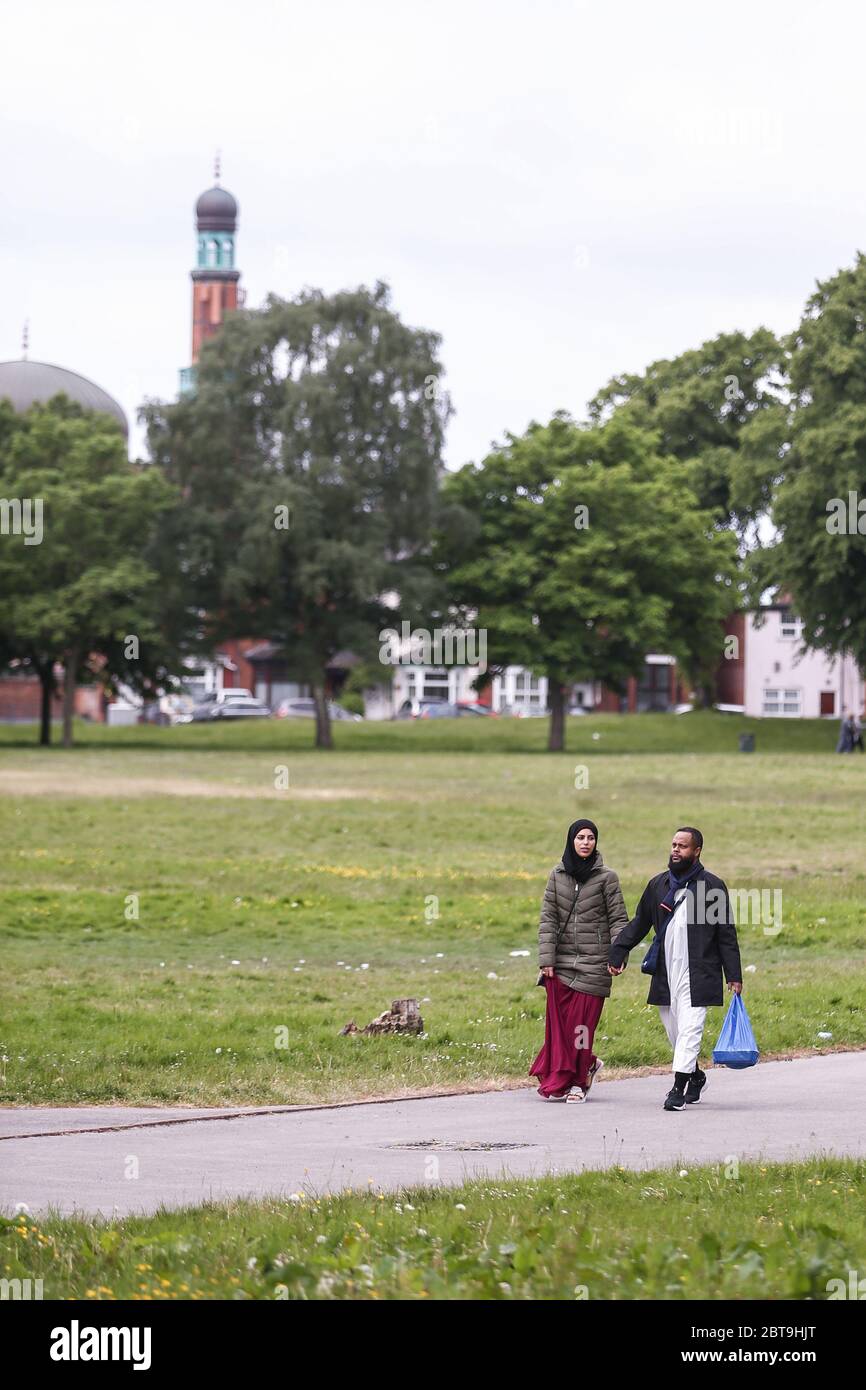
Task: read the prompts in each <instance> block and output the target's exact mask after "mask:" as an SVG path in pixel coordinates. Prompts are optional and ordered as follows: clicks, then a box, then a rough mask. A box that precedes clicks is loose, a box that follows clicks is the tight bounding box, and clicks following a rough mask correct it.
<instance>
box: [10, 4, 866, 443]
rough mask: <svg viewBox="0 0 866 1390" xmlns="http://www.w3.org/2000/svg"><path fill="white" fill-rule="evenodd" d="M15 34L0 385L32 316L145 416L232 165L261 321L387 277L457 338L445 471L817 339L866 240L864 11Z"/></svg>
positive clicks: (35, 10) (482, 8) (259, 14)
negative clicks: (823, 281)
mask: <svg viewBox="0 0 866 1390" xmlns="http://www.w3.org/2000/svg"><path fill="white" fill-rule="evenodd" d="M2 33H3V80H2V85H0V120H2V134H3V140H2V161H0V181H2V182H0V187H2V200H3V206H2V224H0V244H2V248H3V260H2V270H3V295H2V301H3V307H2V319H0V360H5V359H7V358H14V357H19V356H20V355H21V329H22V324H23V322H24V320H25V319H29V320H30V353H29V355H30V357H31V358H33V359H37V360H41V361H47V362H55V363H58V364H59V365H61V366H65V367H69V368H72V369H74V370H76V371H79V372H82V373H83V374H84V375H85V376H89V377H91V378H92V379H93V380H94V381H96V382H98V383H99V385H101V386H103V387H104V388H105V389H106V390H108V391H109V392H111V394H112V395H114V396H116V397H117V399H118V400H119V401H120V402H121V404H122V405H123V407H124V408H125V410H126V411H127V414H128V415H129V417H130V420H131V421H133V420H134V417H135V412H136V409H137V407H138V405H139V404H140V403H141V401H142V400H143V399H144V398H145V397H146V396H157V397H162V398H164V399H169V398H173V397H174V395H175V394H176V392H177V380H178V378H177V373H178V369H179V368H180V367H182V366H184V365H186V364H187V363H188V361H189V354H190V306H191V285H190V280H189V271H190V268H191V267H192V265H193V261H194V252H195V233H194V230H193V204H194V202H195V199H196V197H197V196H198V194H199V193H200V192H201V191H202V190H203V189H204V188H207V187H209V186H210V185H211V183H212V182H213V179H212V172H213V153H214V150H215V149H216V148H219V149H221V151H222V168H223V173H222V180H221V182H222V183H223V185H224V186H225V187H227V188H229V189H230V190H231V191H232V193H234V195H235V196H236V197H237V199H238V201H239V204H240V220H239V230H238V238H237V263H238V265H239V268H240V270H241V272H242V279H241V284H242V285H243V286H244V287H245V288H246V292H247V304H248V305H251V306H254V305H257V304H259V303H260V302H261V301H262V299H263V298H264V296H265V295H266V294H267V293H268V292H269V291H274V292H276V293H278V294H282V295H286V296H288V295H291V294H294V293H295V292H296V291H298V290H299V289H301V288H302V287H304V286H305V285H315V286H320V287H322V288H323V289H325V290H326V291H332V290H336V289H339V288H343V287H346V286H352V285H357V284H359V283H363V284H367V285H372V284H373V282H374V281H375V280H376V279H377V278H379V279H384V280H387V281H388V282H389V283H390V285H391V286H392V290H393V302H394V306H395V308H396V309H397V311H398V312H399V313H400V315H401V317H403V318H404V319H405V320H406V321H407V322H408V323H410V324H413V325H423V326H424V327H427V328H432V329H435V330H436V331H437V332H439V333H441V334H442V336H443V340H444V341H443V349H442V352H443V360H444V364H445V367H446V371H447V380H446V385H447V387H448V389H449V391H450V393H451V396H452V400H453V403H454V406H455V408H456V415H455V417H454V419H453V420H452V422H451V425H450V428H449V434H448V441H447V461H448V463H449V465H450V466H452V467H456V466H458V465H460V464H462V463H464V462H466V461H467V460H470V459H479V458H481V457H483V455H484V453H485V452H486V451H487V449H488V448H489V446H490V444H491V443H492V442H494V441H496V440H498V439H501V438H502V437H503V432H504V431H506V430H511V431H514V432H520V431H522V430H523V429H524V428H525V427H526V426H527V424H528V423H529V422H530V420H532V419H537V420H546V419H548V418H549V417H550V415H551V413H552V412H553V411H554V410H556V409H560V408H564V409H567V410H569V411H571V412H572V413H573V414H575V415H576V416H577V417H578V418H581V417H582V416H583V413H584V408H585V404H586V401H587V400H588V399H589V397H590V396H591V395H592V394H593V393H594V392H595V391H596V390H597V389H598V387H600V386H601V385H603V384H604V382H606V381H607V379H608V378H609V377H610V376H611V375H612V374H613V373H615V372H618V371H623V370H631V371H636V370H640V369H642V368H643V367H644V366H645V365H646V364H647V363H648V362H650V361H652V360H654V359H655V358H658V357H663V356H669V355H672V354H675V353H677V352H679V351H681V350H683V349H685V348H688V347H692V346H695V345H697V344H698V343H700V342H701V341H703V340H704V339H706V338H709V337H712V336H714V335H715V334H716V333H719V332H723V331H725V330H731V329H735V328H741V329H743V330H746V331H749V330H751V329H753V328H755V327H757V326H758V325H759V324H762V323H763V324H767V325H768V326H769V327H771V328H774V329H776V330H778V331H784V330H787V329H789V328H791V327H793V325H794V324H795V323H796V321H797V319H798V317H799V315H800V312H801V310H802V307H803V303H804V301H805V300H806V298H807V296H808V295H809V293H810V292H811V290H812V288H813V286H814V282H815V280H816V279H817V278H823V277H826V276H827V275H830V274H832V273H833V272H834V271H835V270H836V269H837V268H838V267H839V266H840V265H845V264H849V263H850V262H851V261H852V260H853V257H854V254H855V251H856V250H857V249H858V247H860V246H863V245H864V244H866V194H864V184H866V158H864V136H866V121H864V114H866V83H864V81H863V73H862V61H863V59H862V55H863V52H864V48H866V11H864V10H863V9H862V8H861V7H859V6H858V5H856V4H855V3H853V0H852V2H851V3H840V0H825V3H824V4H823V5H821V6H820V7H815V6H813V5H805V4H801V5H800V6H799V7H797V6H792V5H791V4H790V3H789V0H785V3H781V2H776V0H762V3H760V4H755V3H754V0H749V3H745V0H727V3H726V4H725V5H724V6H712V7H709V8H706V7H701V6H698V5H695V3H694V0H665V3H662V4H660V5H647V4H646V3H645V0H624V3H620V4H618V5H616V6H606V5H603V4H602V5H599V4H598V3H595V4H585V3H566V0H547V3H545V0H535V2H534V3H530V2H529V0H519V3H513V0H437V3H435V4H433V3H427V0H402V2H401V0H388V3H384V2H383V0H363V3H359V2H358V0H351V2H350V3H339V2H338V0H315V3H313V4H310V3H304V4H301V3H296V0H245V3H237V0H234V2H233V3H225V0H208V3H206V4H204V3H200V2H199V0H182V3H178V0H173V2H172V3H167V0H149V3H148V4H146V5H140V6H135V5H131V4H129V3H122V2H121V0H114V3H97V2H96V0H77V2H76V3H75V4H70V3H68V0H64V2H63V3H56V4H55V3H46V0H28V3H27V4H26V5H21V4H15V5H12V4H10V3H8V0H6V3H3V4H2ZM131 443H132V449H133V451H134V452H135V451H138V452H141V450H142V447H143V444H142V435H141V432H140V430H138V429H137V428H136V429H134V430H133V438H132V441H131Z"/></svg>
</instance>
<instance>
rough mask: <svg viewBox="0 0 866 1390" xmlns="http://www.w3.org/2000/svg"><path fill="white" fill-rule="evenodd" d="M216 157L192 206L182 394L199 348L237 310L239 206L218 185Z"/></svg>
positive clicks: (192, 379)
mask: <svg viewBox="0 0 866 1390" xmlns="http://www.w3.org/2000/svg"><path fill="white" fill-rule="evenodd" d="M219 176H220V167H219V155H217V158H216V161H215V164H214V186H213V188H209V189H208V190H207V192H205V193H202V195H201V197H200V198H199V200H198V202H197V203H196V205H195V225H196V231H197V233H198V256H197V265H196V267H195V269H194V270H193V271H191V276H192V366H191V367H184V368H183V370H182V371H181V374H180V390H181V394H182V395H183V394H184V393H185V392H187V391H191V390H192V389H193V386H194V384H195V364H196V362H197V361H198V358H199V353H200V352H201V345H202V343H203V342H204V341H205V339H206V338H210V337H211V336H212V335H213V334H214V333H216V331H217V329H218V328H219V326H220V324H221V323H222V321H223V319H224V318H225V316H226V314H228V313H230V312H231V311H232V309H236V308H237V307H238V281H239V280H240V278H241V273H240V271H239V270H235V231H236V228H237V221H238V205H237V203H236V201H235V199H234V198H233V197H232V195H231V193H229V192H228V190H227V189H225V188H220V186H219Z"/></svg>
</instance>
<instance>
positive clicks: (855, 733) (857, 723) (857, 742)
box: [848, 714, 863, 753]
mask: <svg viewBox="0 0 866 1390" xmlns="http://www.w3.org/2000/svg"><path fill="white" fill-rule="evenodd" d="M848 729H849V733H850V736H851V752H852V753H853V752H854V749H855V748H859V749H860V752H861V753H862V752H863V725H862V723H861V720H860V716H859V715H858V714H851V715H849V717H848Z"/></svg>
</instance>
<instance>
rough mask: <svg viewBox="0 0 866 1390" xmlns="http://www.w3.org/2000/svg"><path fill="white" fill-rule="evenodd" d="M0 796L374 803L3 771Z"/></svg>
mask: <svg viewBox="0 0 866 1390" xmlns="http://www.w3.org/2000/svg"><path fill="white" fill-rule="evenodd" d="M0 792H2V793H6V794H9V795H13V796H118V797H130V796H205V797H229V798H241V799H246V800H250V799H252V800H269V801H279V800H283V801H345V800H349V799H352V800H358V799H360V798H361V797H363V798H364V799H365V800H368V801H375V800H376V799H377V797H376V793H375V792H372V791H371V790H370V789H369V788H362V789H359V788H354V787H289V788H287V790H286V791H277V789H276V788H275V787H271V786H262V787H254V786H249V785H246V786H244V785H241V784H240V783H235V782H206V781H204V780H202V779H197V778H194V777H93V776H89V775H87V774H85V773H78V772H76V773H75V775H74V776H70V777H64V776H62V775H60V773H59V770H57V769H51V770H49V769H47V768H46V769H45V770H42V769H41V768H40V769H38V770H36V771H31V770H30V769H23V768H22V769H14V770H13V769H4V770H3V771H0Z"/></svg>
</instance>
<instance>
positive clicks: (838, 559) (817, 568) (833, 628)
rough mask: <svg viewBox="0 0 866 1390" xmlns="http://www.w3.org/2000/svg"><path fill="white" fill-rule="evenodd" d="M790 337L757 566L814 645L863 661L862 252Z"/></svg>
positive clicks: (865, 382) (865, 408)
mask: <svg viewBox="0 0 866 1390" xmlns="http://www.w3.org/2000/svg"><path fill="white" fill-rule="evenodd" d="M786 346H787V350H788V361H789V371H790V380H791V392H792V399H791V408H790V412H788V414H787V416H786V418H785V420H784V421H783V422H782V424H781V425H780V426H779V427H778V428H777V429H776V430H775V431H774V432H771V434H770V435H769V437H768V440H767V453H768V456H770V457H773V458H774V459H775V472H776V478H775V483H774V491H773V502H772V517H773V522H774V525H775V527H776V535H775V538H774V541H773V543H772V544H770V545H768V546H767V547H766V548H765V549H763V550H762V551H760V552H759V553H758V554H757V555H756V556H755V558H754V561H753V563H754V568H755V571H756V573H757V575H758V582H759V585H763V586H769V585H771V584H772V585H773V586H774V587H776V588H778V590H780V591H782V592H787V593H789V594H790V595H791V597H792V599H793V602H794V604H795V606H796V609H797V612H798V614H799V615H800V616H801V617H802V619H803V624H804V626H803V637H804V641H805V642H806V644H807V645H808V646H810V647H815V648H819V649H823V650H825V651H827V652H830V653H833V654H840V653H842V652H846V651H847V652H850V653H851V654H852V655H853V656H854V657H855V658H856V660H857V662H858V664H859V666H860V667H861V669H866V257H864V256H863V255H858V256H857V259H856V262H855V264H854V265H853V266H852V267H850V268H847V269H844V270H840V271H839V272H838V274H836V275H834V276H833V277H831V278H830V279H829V280H826V281H824V282H823V283H819V285H818V287H817V289H816V290H815V293H814V294H813V295H812V296H811V298H810V299H809V301H808V302H807V304H806V308H805V312H804V314H803V318H802V321H801V323H800V325H799V327H798V328H797V330H796V331H795V332H794V333H793V334H792V335H791V337H790V339H789V340H788V342H787V345H786ZM852 495H853V506H852ZM861 504H862V510H860V506H861Z"/></svg>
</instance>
